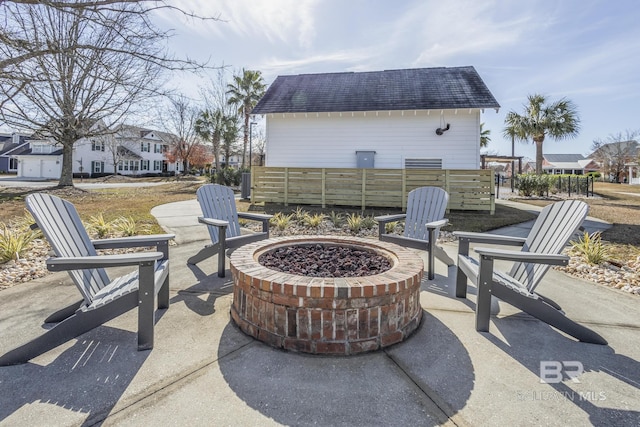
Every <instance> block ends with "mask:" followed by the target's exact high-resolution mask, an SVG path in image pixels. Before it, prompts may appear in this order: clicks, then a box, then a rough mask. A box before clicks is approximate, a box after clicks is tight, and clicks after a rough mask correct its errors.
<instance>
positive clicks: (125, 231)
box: [113, 217, 148, 236]
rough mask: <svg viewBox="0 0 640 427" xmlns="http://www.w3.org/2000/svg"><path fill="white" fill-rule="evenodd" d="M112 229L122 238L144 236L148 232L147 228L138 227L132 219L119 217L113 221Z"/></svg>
mask: <svg viewBox="0 0 640 427" xmlns="http://www.w3.org/2000/svg"><path fill="white" fill-rule="evenodd" d="M113 228H114V229H115V230H116V231H117V232H118V233H119V234H121V235H122V236H135V235H137V234H144V233H146V232H147V230H148V226H146V225H139V224H138V223H136V221H135V220H134V219H133V217H128V218H125V217H120V218H118V219H116V220H115V221H113Z"/></svg>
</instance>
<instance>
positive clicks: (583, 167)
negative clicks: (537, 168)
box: [542, 154, 600, 175]
mask: <svg viewBox="0 0 640 427" xmlns="http://www.w3.org/2000/svg"><path fill="white" fill-rule="evenodd" d="M599 169H600V167H599V166H598V164H597V163H596V162H595V161H594V160H593V159H590V158H586V157H584V156H583V155H582V154H545V155H544V156H543V158H542V171H543V172H545V173H548V174H552V175H561V174H570V175H586V174H588V173H589V172H596V171H598V170H599Z"/></svg>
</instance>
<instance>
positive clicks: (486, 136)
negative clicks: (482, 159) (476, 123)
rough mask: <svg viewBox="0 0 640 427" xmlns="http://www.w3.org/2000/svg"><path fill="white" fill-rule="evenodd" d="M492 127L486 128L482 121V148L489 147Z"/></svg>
mask: <svg viewBox="0 0 640 427" xmlns="http://www.w3.org/2000/svg"><path fill="white" fill-rule="evenodd" d="M489 135H491V129H484V123H480V148H487V145H489V142H491V137H490V136H489Z"/></svg>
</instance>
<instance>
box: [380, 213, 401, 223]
mask: <svg viewBox="0 0 640 427" xmlns="http://www.w3.org/2000/svg"><path fill="white" fill-rule="evenodd" d="M406 217H407V214H392V215H381V216H376V217H374V218H373V219H374V220H376V221H378V222H381V223H384V224H386V223H387V222H391V221H399V220H401V219H405V218H406Z"/></svg>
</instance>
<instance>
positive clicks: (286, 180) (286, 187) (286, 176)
mask: <svg viewBox="0 0 640 427" xmlns="http://www.w3.org/2000/svg"><path fill="white" fill-rule="evenodd" d="M284 205H285V206H289V168H284Z"/></svg>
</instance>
